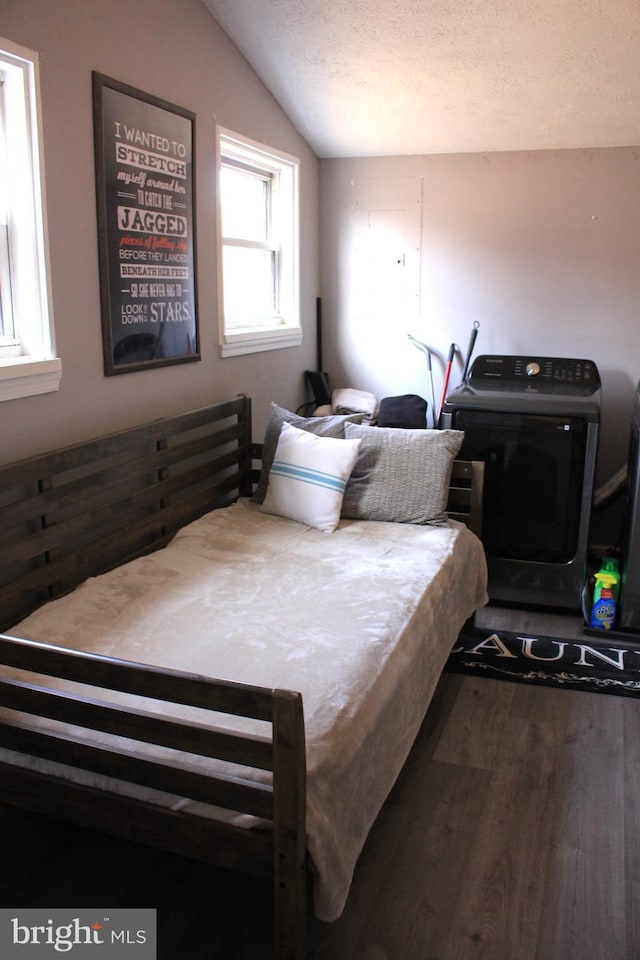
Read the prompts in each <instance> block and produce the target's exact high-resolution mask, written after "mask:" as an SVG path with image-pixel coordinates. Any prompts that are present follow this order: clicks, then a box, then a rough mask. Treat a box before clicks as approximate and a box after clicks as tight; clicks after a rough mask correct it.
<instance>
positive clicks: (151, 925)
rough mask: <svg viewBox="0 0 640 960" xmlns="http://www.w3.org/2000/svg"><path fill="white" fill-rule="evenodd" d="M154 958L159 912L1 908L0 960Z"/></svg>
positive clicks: (142, 959) (141, 959) (153, 959)
mask: <svg viewBox="0 0 640 960" xmlns="http://www.w3.org/2000/svg"><path fill="white" fill-rule="evenodd" d="M61 954H67V955H69V956H70V957H71V958H72V960H92V958H93V960H102V958H105V960H112V958H113V960H117V958H118V957H119V958H122V957H123V956H126V957H129V958H131V960H156V957H157V951H156V911H155V910H147V909H144V910H120V909H116V910H104V909H101V910H92V911H89V910H84V909H83V910H73V909H69V910H59V909H56V910H46V909H43V910H35V909H28V910H20V909H8V910H7V909H0V957H2V960H18V958H23V960H38V958H40V960H42V958H45V957H59V956H60V955H61Z"/></svg>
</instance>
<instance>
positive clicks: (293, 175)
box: [216, 126, 302, 357]
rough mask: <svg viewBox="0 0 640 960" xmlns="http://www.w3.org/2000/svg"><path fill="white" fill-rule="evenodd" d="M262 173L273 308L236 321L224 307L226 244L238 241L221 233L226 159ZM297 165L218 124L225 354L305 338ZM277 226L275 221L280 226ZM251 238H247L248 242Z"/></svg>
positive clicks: (292, 343) (275, 346)
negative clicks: (271, 262)
mask: <svg viewBox="0 0 640 960" xmlns="http://www.w3.org/2000/svg"><path fill="white" fill-rule="evenodd" d="M225 160H226V161H227V162H229V163H230V164H231V165H236V166H239V167H242V168H243V169H245V170H250V171H255V172H256V174H257V175H261V174H262V175H263V176H265V178H266V179H267V182H268V183H269V185H270V191H271V194H270V200H269V204H270V211H271V214H272V221H273V223H272V225H273V228H274V229H273V232H272V233H271V235H270V237H269V240H268V241H267V243H268V245H269V247H270V249H273V250H274V251H275V257H276V298H277V304H276V309H275V311H274V313H273V314H272V315H270V316H267V317H256V318H255V320H254V321H253V322H251V323H249V324H244V325H240V324H234V323H233V322H232V321H230V320H228V319H227V318H226V317H225V312H224V273H223V266H222V261H223V256H222V254H223V248H224V244H225V242H229V243H236V244H237V242H238V241H234V240H233V239H232V238H225V237H223V235H222V217H221V204H220V170H221V167H222V165H223V161H225ZM299 167H300V163H299V160H298V159H297V158H296V157H293V156H291V155H289V154H286V153H283V152H281V151H278V150H273V149H271V148H270V147H266V146H265V145H264V144H259V143H256V142H255V141H253V140H250V139H248V138H247V137H241V136H239V135H238V134H236V133H233V132H232V131H231V130H226V129H224V128H223V127H220V126H218V127H217V165H216V170H217V175H216V187H217V189H216V198H217V219H218V278H219V336H220V351H221V354H222V356H223V357H232V356H238V355H240V354H246V353H256V352H259V351H264V350H277V349H280V348H282V347H297V346H300V344H301V343H302V325H301V323H300V294H299V288H300V280H299V269H300V267H299V252H298V248H299V187H298V179H299ZM276 225H277V226H276ZM250 245H251V243H250V242H248V243H247V246H250Z"/></svg>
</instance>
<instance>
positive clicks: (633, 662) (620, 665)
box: [445, 627, 640, 697]
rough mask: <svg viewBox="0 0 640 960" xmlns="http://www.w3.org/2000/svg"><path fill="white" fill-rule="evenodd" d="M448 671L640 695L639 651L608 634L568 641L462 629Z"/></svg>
mask: <svg viewBox="0 0 640 960" xmlns="http://www.w3.org/2000/svg"><path fill="white" fill-rule="evenodd" d="M445 670H448V671H450V672H452V673H466V674H475V675H476V676H479V677H492V678H493V679H496V680H512V681H515V682H517V683H539V684H543V685H546V686H552V687H564V688H565V689H570V690H586V691H588V692H590V693H610V694H616V695H619V696H628V697H638V696H640V641H639V643H638V649H637V650H636V649H630V648H629V647H627V646H622V645H620V644H616V642H615V640H612V642H608V641H607V638H606V635H603V637H602V639H600V637H597V638H594V639H593V640H592V639H591V638H588V639H587V638H585V640H566V639H563V638H555V637H546V636H537V635H532V634H528V633H511V632H508V631H506V630H490V629H489V628H487V627H483V628H478V627H475V628H473V629H468V630H463V631H462V633H461V634H460V636H459V637H458V640H457V643H456V645H455V646H454V648H453V650H452V651H451V654H450V656H449V659H448V660H447V663H446V665H445Z"/></svg>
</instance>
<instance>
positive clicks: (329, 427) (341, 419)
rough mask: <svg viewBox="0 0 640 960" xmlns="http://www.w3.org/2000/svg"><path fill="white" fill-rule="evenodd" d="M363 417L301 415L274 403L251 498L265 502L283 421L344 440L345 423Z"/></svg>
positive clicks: (254, 500)
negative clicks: (260, 464)
mask: <svg viewBox="0 0 640 960" xmlns="http://www.w3.org/2000/svg"><path fill="white" fill-rule="evenodd" d="M363 417H364V414H363V413H352V414H349V415H346V416H331V417H299V416H298V414H297V413H292V412H291V411H290V410H285V409H284V407H279V406H278V404H277V403H272V404H271V413H270V414H269V420H268V422H267V428H266V430H265V432H264V441H263V445H262V469H261V471H260V480H259V481H258V485H257V486H256V489H255V491H254V493H253V496H252V498H251V499H252V500H253V502H254V503H264V498H265V496H266V493H267V485H268V483H269V471H270V470H271V465H272V463H273V458H274V455H275V452H276V447H277V446H278V440H279V439H280V431H281V429H282V424H283V423H291V424H293V426H294V427H297V428H298V429H299V430H307V431H308V432H309V433H315V434H316V435H317V436H319V437H338V438H339V439H340V440H344V427H345V424H346V423H362V419H363Z"/></svg>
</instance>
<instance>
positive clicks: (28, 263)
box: [0, 37, 62, 401]
mask: <svg viewBox="0 0 640 960" xmlns="http://www.w3.org/2000/svg"><path fill="white" fill-rule="evenodd" d="M0 97H1V98H2V101H1V103H0V113H1V115H2V122H1V127H0V151H2V154H3V155H2V160H1V161H0V166H1V171H0V176H1V177H2V183H4V184H5V190H4V192H2V191H0V207H1V209H0V225H2V224H6V231H4V233H5V236H6V244H5V245H4V262H3V264H2V265H1V266H0V279H1V280H2V281H4V283H3V287H4V290H3V306H4V307H5V309H10V311H11V314H12V320H13V324H12V326H13V335H12V336H9V337H3V336H0V401H2V400H14V399H16V398H18V397H28V396H34V395H36V394H41V393H50V392H52V391H54V390H57V389H58V387H59V385H60V378H61V375H62V363H61V361H60V359H59V358H58V357H57V356H56V353H55V336H54V328H53V314H52V310H51V288H50V280H49V276H50V271H49V249H48V239H47V223H46V201H45V178H44V160H43V146H42V121H41V111H40V77H39V59H38V54H37V53H36V52H34V51H32V50H28V49H26V48H25V47H21V46H19V45H18V44H15V43H13V42H12V41H11V40H5V39H4V38H2V37H0ZM3 197H4V199H3ZM0 256H3V251H2V249H0ZM8 280H9V281H10V287H11V289H10V293H9V292H8V291H7V289H6V287H7V281H8Z"/></svg>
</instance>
